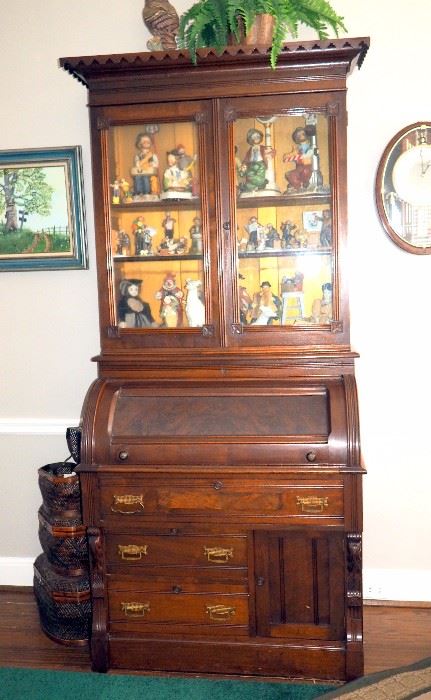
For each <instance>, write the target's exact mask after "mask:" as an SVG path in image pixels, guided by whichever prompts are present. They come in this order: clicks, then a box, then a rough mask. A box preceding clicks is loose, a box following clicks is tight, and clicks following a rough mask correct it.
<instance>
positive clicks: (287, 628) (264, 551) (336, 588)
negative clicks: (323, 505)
mask: <svg viewBox="0 0 431 700" xmlns="http://www.w3.org/2000/svg"><path fill="white" fill-rule="evenodd" d="M344 571H345V566H344V533H343V532H340V531H329V530H328V529H326V530H321V531H319V530H301V531H299V530H298V531H296V530H289V531H272V532H271V531H257V532H255V584H256V631H257V634H258V635H259V636H264V637H275V638H277V637H279V638H292V639H293V638H297V639H304V638H307V639H316V640H342V639H344V636H345V634H344V598H345V595H344V588H345V586H344Z"/></svg>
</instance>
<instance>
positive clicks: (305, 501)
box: [296, 496, 328, 513]
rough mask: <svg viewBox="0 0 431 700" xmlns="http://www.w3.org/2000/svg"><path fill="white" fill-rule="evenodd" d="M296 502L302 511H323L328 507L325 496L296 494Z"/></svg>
mask: <svg viewBox="0 0 431 700" xmlns="http://www.w3.org/2000/svg"><path fill="white" fill-rule="evenodd" d="M296 503H297V505H298V506H300V508H301V511H302V512H303V513H323V509H324V508H327V507H328V498H327V496H325V497H323V498H320V497H319V496H303V497H301V496H297V497H296Z"/></svg>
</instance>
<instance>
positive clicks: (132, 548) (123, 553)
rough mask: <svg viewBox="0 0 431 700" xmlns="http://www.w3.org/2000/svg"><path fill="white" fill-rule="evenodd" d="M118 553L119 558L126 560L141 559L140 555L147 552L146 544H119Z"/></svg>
mask: <svg viewBox="0 0 431 700" xmlns="http://www.w3.org/2000/svg"><path fill="white" fill-rule="evenodd" d="M118 554H119V556H120V557H121V559H125V560H126V561H138V560H139V559H142V556H146V555H147V554H148V545H147V544H143V545H138V544H119V545H118Z"/></svg>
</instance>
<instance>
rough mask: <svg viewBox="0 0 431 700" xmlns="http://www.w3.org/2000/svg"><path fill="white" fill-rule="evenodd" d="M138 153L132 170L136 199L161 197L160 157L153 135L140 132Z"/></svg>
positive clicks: (156, 198)
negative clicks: (156, 150)
mask: <svg viewBox="0 0 431 700" xmlns="http://www.w3.org/2000/svg"><path fill="white" fill-rule="evenodd" d="M135 146H136V151H137V152H136V155H135V157H134V161H133V167H132V169H131V171H130V173H131V175H132V178H133V199H134V200H135V201H140V200H143V201H146V200H150V201H152V200H158V199H159V190H160V187H159V179H158V174H159V159H158V157H157V154H156V152H155V147H154V141H153V137H152V135H150V134H148V133H147V132H140V133H139V134H138V135H137V137H136V141H135Z"/></svg>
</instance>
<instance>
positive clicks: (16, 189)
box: [0, 146, 88, 272]
mask: <svg viewBox="0 0 431 700" xmlns="http://www.w3.org/2000/svg"><path fill="white" fill-rule="evenodd" d="M87 267H88V258H87V237H86V228H85V209H84V196H83V182H82V155H81V147H80V146H70V147H64V148H45V149H30V150H27V151H25V150H20V151H0V272H1V271H3V272H4V271H14V270H82V269H86V268H87Z"/></svg>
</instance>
